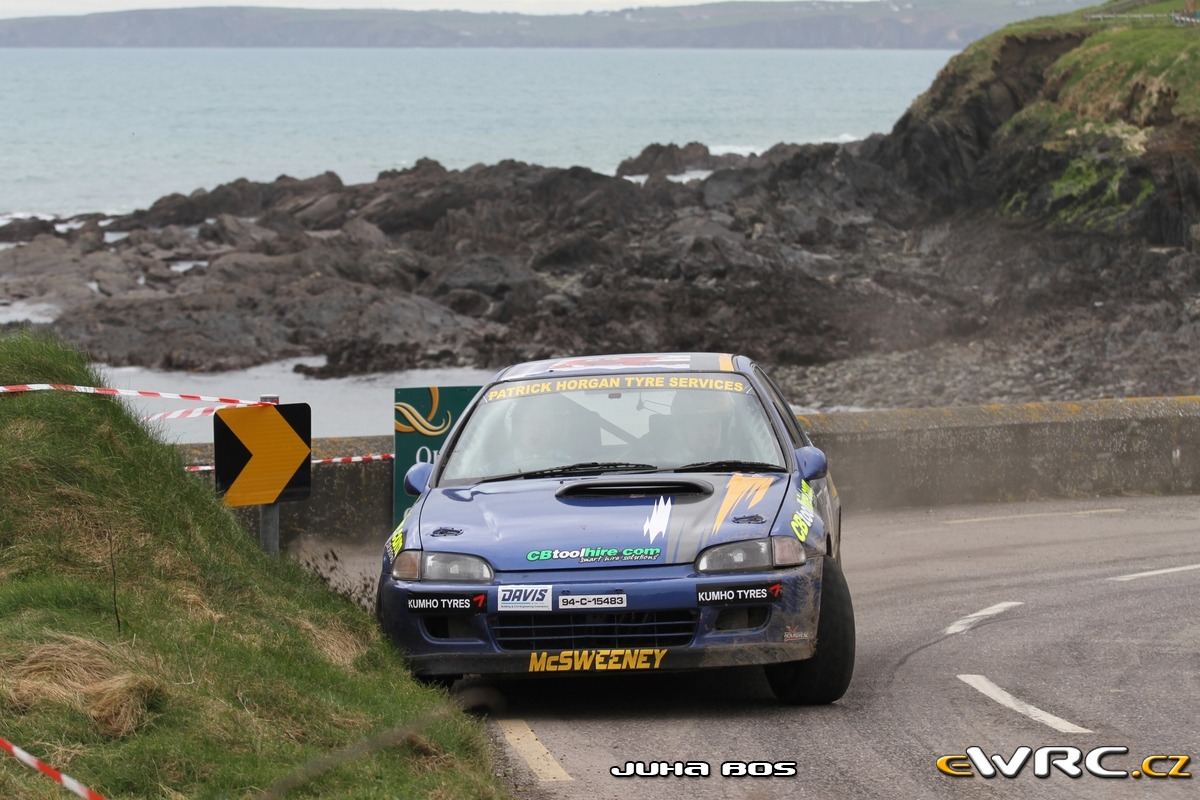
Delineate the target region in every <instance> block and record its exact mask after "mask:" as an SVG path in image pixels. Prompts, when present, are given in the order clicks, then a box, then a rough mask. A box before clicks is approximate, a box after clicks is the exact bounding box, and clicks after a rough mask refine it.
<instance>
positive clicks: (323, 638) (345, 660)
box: [299, 619, 368, 669]
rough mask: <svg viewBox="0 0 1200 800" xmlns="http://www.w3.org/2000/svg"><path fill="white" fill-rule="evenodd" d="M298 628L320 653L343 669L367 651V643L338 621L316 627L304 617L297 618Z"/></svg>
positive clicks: (347, 667)
mask: <svg viewBox="0 0 1200 800" xmlns="http://www.w3.org/2000/svg"><path fill="white" fill-rule="evenodd" d="M299 624H300V629H301V630H302V631H304V634H305V635H306V636H308V638H309V639H311V640H312V642H313V644H314V645H316V647H317V649H318V650H320V651H321V655H323V656H325V657H326V658H327V659H329V660H330V661H332V662H333V663H334V664H337V665H338V666H339V667H342V668H343V669H349V668H350V667H351V665H353V664H354V661H355V660H356V659H357V658H358V657H359V656H361V655H362V654H363V653H365V652H367V648H368V644H367V642H364V641H363V640H362V638H361V637H359V636H357V635H355V634H354V633H352V632H350V631H349V630H347V629H346V627H345V626H343V625H342V624H340V623H337V622H332V623H329V624H327V625H326V626H325V627H318V626H316V625H314V624H313V623H311V622H309V621H308V620H306V619H302V620H299Z"/></svg>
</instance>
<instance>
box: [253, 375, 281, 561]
mask: <svg viewBox="0 0 1200 800" xmlns="http://www.w3.org/2000/svg"><path fill="white" fill-rule="evenodd" d="M258 399H259V400H260V401H261V402H263V403H273V404H274V405H279V395H277V394H263V395H259V397H258ZM258 544H259V547H261V548H262V549H263V552H265V553H266V554H267V555H272V556H277V555H279V503H277V502H276V503H267V504H265V505H261V506H259V507H258Z"/></svg>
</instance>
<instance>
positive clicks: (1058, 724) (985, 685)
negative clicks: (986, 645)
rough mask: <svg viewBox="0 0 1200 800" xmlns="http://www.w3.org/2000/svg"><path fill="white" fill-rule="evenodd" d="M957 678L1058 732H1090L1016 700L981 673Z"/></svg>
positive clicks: (1005, 705) (1006, 706)
mask: <svg viewBox="0 0 1200 800" xmlns="http://www.w3.org/2000/svg"><path fill="white" fill-rule="evenodd" d="M958 679H959V680H960V681H962V682H963V683H965V684H967V685H968V686H970V687H972V688H974V689H976V690H977V691H979V692H980V693H982V694H984V695H985V696H987V697H990V698H991V699H993V700H995V701H996V702H997V703H999V704H1000V705H1002V706H1004V707H1005V708H1011V709H1012V710H1013V711H1016V712H1017V713H1019V714H1024V715H1025V716H1027V717H1029V718H1030V719H1033V720H1037V721H1038V722H1040V723H1042V724H1043V725H1049V726H1050V727H1051V728H1054V730H1056V731H1059V732H1060V733H1091V731H1090V730H1088V729H1087V728H1081V727H1079V726H1078V725H1075V724H1073V723H1070V722H1067V721H1066V720H1065V719H1062V718H1061V717H1056V716H1054V715H1053V714H1051V713H1049V712H1047V711H1042V710H1041V709H1040V708H1038V707H1037V706H1031V705H1029V703H1026V702H1025V701H1024V700H1018V699H1017V698H1015V697H1013V696H1012V695H1011V694H1009V693H1008V692H1006V691H1004V690H1003V689H1001V688H1000V687H999V686H997V685H996V684H994V683H992V682H991V681H989V680H988V679H987V678H985V677H983V676H982V675H959V676H958Z"/></svg>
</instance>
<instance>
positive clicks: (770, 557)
mask: <svg viewBox="0 0 1200 800" xmlns="http://www.w3.org/2000/svg"><path fill="white" fill-rule="evenodd" d="M804 561H805V555H804V548H803V547H801V546H800V542H798V541H797V540H796V539H795V538H793V537H791V536H771V537H768V538H766V539H754V540H751V541H748V542H731V543H729V544H719V545H717V546H716V547H710V548H708V549H707V550H705V551H704V552H703V553H701V554H700V557H699V558H697V559H696V571H697V572H743V571H746V570H763V569H770V568H771V567H794V566H798V565H800V564H803V563H804Z"/></svg>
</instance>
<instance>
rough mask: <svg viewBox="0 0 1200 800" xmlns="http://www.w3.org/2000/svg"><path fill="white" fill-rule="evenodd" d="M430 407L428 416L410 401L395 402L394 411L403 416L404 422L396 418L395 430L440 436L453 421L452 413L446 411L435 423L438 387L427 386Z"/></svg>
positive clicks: (448, 428)
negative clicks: (439, 420) (440, 419)
mask: <svg viewBox="0 0 1200 800" xmlns="http://www.w3.org/2000/svg"><path fill="white" fill-rule="evenodd" d="M429 395H430V400H431V403H430V408H429V414H428V416H425V415H422V414H421V412H420V411H418V410H417V409H416V406H414V405H412V404H411V403H396V404H395V409H396V413H397V414H399V415H400V416H402V417H404V422H400V421H399V420H396V423H395V424H396V430H398V431H399V432H400V433H419V434H421V435H422V436H441V435H442V434H443V433H445V432H446V431H448V430H450V424H451V423H452V422H453V421H454V418H453V415H452V414H451V413H450V412H449V411H447V412H446V416H445V417H443V418H442V421H441V422H438V423H435V422H434V421H433V418H434V417H436V416H437V410H438V387H436V386H430V387H429Z"/></svg>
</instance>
